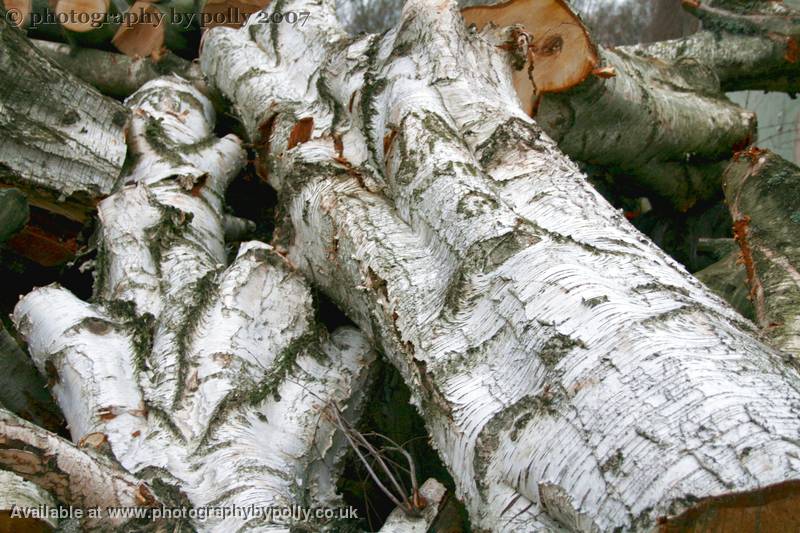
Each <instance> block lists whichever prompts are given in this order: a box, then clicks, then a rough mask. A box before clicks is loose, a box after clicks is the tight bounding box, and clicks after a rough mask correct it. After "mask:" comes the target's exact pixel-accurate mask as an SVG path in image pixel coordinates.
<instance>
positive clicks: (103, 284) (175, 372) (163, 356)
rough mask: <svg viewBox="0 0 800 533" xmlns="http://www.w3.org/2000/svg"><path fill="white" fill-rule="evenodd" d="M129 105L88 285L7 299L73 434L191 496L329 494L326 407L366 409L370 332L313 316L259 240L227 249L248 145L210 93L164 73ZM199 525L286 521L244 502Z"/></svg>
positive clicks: (283, 503) (261, 501)
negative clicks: (126, 156) (222, 132)
mask: <svg viewBox="0 0 800 533" xmlns="http://www.w3.org/2000/svg"><path fill="white" fill-rule="evenodd" d="M128 106H129V107H130V108H131V110H132V115H133V120H132V124H131V129H130V131H129V139H128V142H129V146H130V150H131V155H132V158H133V159H132V164H131V166H130V168H129V171H128V172H127V173H126V174H125V175H124V176H123V178H122V180H123V183H124V187H123V188H122V189H121V190H120V191H119V192H117V193H115V194H114V195H112V196H110V197H109V198H107V199H106V200H104V201H103V202H102V203H101V204H100V206H99V218H100V223H101V227H100V233H99V245H98V246H99V250H98V259H97V262H98V264H97V278H96V281H95V300H94V303H86V302H83V301H81V300H79V299H78V298H76V297H75V296H74V295H72V293H70V292H69V291H67V290H65V289H63V288H60V287H58V286H54V285H51V286H48V287H44V288H39V289H36V290H34V291H33V292H31V293H30V294H28V295H27V296H25V297H24V298H23V299H22V300H21V301H20V303H19V304H18V305H17V307H16V309H15V311H14V315H13V319H14V321H15V324H16V325H17V327H18V329H19V331H20V332H21V334H22V335H24V337H25V339H26V341H27V343H28V346H29V348H30V352H31V355H32V357H33V358H34V361H35V363H36V365H37V367H38V368H39V369H40V371H48V370H49V371H50V373H51V374H53V376H54V381H55V383H54V384H53V387H52V390H53V393H54V395H55V397H56V398H57V401H58V403H59V405H60V406H61V408H62V410H63V412H64V415H65V417H66V419H67V421H68V423H69V429H70V432H71V435H72V438H73V440H74V441H76V442H100V443H104V442H107V443H108V445H109V446H110V451H111V453H112V454H113V456H114V457H115V458H116V459H117V460H118V461H119V462H120V463H121V464H122V466H123V467H125V469H126V470H128V471H129V472H132V473H133V474H136V475H137V476H139V477H140V478H142V479H144V480H148V481H153V484H154V485H157V486H160V487H164V486H167V487H169V486H172V487H173V490H174V491H176V492H178V493H179V494H184V495H185V496H186V498H188V502H189V504H191V505H193V506H195V507H206V506H209V507H217V508H223V507H225V508H229V509H233V506H235V505H238V506H240V508H241V507H248V506H249V505H250V504H251V503H256V504H257V505H258V506H259V507H276V508H277V507H287V506H291V505H299V506H304V507H332V506H338V505H339V503H340V502H339V500H338V498H337V495H336V491H335V483H336V477H337V467H338V465H339V462H340V460H341V458H342V456H343V454H344V452H345V450H346V443H345V441H344V438H343V436H342V435H341V434H339V433H338V432H337V431H336V426H335V425H334V424H333V423H332V421H331V420H329V418H328V417H326V410H328V409H330V408H331V406H332V405H335V406H336V407H337V408H338V409H339V410H340V411H341V412H343V413H344V416H346V417H349V418H353V417H355V416H357V415H358V412H359V406H360V403H361V400H362V398H363V395H362V388H363V385H364V381H365V380H366V379H367V377H368V370H369V366H370V361H371V358H372V357H373V355H372V351H371V349H370V347H369V346H368V345H367V343H366V341H365V338H364V337H363V335H361V334H360V333H359V332H358V331H356V330H354V329H352V328H350V329H348V328H344V329H340V330H337V331H335V332H333V333H331V334H327V333H326V332H325V331H324V329H321V328H320V327H319V326H318V325H317V324H316V322H315V319H314V310H313V306H312V299H311V293H310V290H309V288H308V286H307V285H306V283H305V282H304V281H303V279H302V278H301V276H300V275H299V274H297V273H294V272H292V271H291V269H290V268H289V267H288V266H287V265H286V262H285V260H284V259H283V258H281V257H280V256H279V255H277V254H275V253H274V252H273V251H272V250H271V249H270V247H268V246H267V245H265V244H262V243H257V242H251V243H246V244H244V245H242V247H241V248H240V250H239V253H238V255H237V256H236V259H235V260H234V261H233V262H232V263H231V264H230V265H229V266H228V267H227V268H226V267H225V265H226V264H227V263H228V261H227V255H228V252H227V250H226V247H225V243H224V238H223V236H224V217H223V214H222V207H223V201H224V198H223V195H224V192H225V189H226V187H227V185H228V183H229V182H230V180H231V179H233V178H234V177H235V176H236V175H237V173H238V172H239V170H240V169H241V167H242V166H243V164H244V157H245V156H244V151H243V150H242V148H241V145H240V142H239V140H238V139H237V138H235V137H234V136H232V135H229V136H226V137H224V138H222V139H218V138H216V137H214V135H213V127H214V112H213V107H212V106H211V103H210V102H209V100H208V99H207V98H206V97H204V96H203V95H202V94H201V93H199V92H198V91H197V90H196V89H195V88H194V87H193V86H192V85H191V84H190V83H188V82H186V81H183V80H180V79H178V78H163V79H159V80H156V81H153V82H150V83H148V84H146V85H145V86H144V87H143V88H142V89H141V90H140V91H138V92H137V93H136V94H134V95H133V96H132V97H131V99H130V100H129V101H128ZM88 482H89V483H91V479H90V480H88ZM312 519H313V517H312ZM191 526H192V527H195V528H197V529H199V530H202V531H233V530H238V529H239V528H259V529H263V530H272V529H275V530H284V529H285V528H286V527H287V526H286V524H281V523H278V522H276V521H275V520H274V519H273V518H272V517H270V516H268V515H264V514H261V515H250V516H248V515H244V514H242V513H231V514H229V515H225V516H219V515H213V516H210V517H209V518H208V520H202V517H201V518H198V519H197V520H194V521H193V523H192V524H191ZM297 526H298V527H307V528H311V529H312V530H313V529H315V528H322V527H330V524H325V523H323V522H322V521H314V522H311V523H304V524H297Z"/></svg>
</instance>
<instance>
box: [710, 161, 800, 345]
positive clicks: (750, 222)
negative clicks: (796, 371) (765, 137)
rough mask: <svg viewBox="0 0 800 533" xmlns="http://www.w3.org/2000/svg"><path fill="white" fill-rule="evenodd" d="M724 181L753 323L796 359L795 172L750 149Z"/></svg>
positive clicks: (799, 314) (799, 185)
mask: <svg viewBox="0 0 800 533" xmlns="http://www.w3.org/2000/svg"><path fill="white" fill-rule="evenodd" d="M724 180H725V183H724V189H725V200H726V202H727V204H728V208H729V209H730V212H731V216H732V217H733V221H734V230H735V232H736V237H737V239H736V240H737V243H738V244H739V247H740V250H741V257H742V261H743V262H744V265H745V268H746V270H747V280H748V283H749V285H750V295H751V299H752V301H753V305H754V306H755V310H756V317H757V320H758V323H759V325H761V327H762V328H764V330H765V332H766V333H767V335H768V336H769V338H770V339H771V341H772V343H773V344H774V345H775V346H776V347H778V348H780V349H782V350H784V351H786V352H787V353H790V354H792V355H794V356H800V244H798V240H797V235H798V231H800V168H798V167H797V166H795V165H793V164H792V163H789V162H788V161H786V160H784V159H783V158H782V157H780V156H778V155H776V154H773V153H772V152H769V151H763V150H759V149H751V150H749V151H747V152H742V153H741V154H739V156H738V157H737V158H736V159H735V160H734V161H733V162H731V164H730V166H729V167H728V169H727V170H726V171H725V176H724Z"/></svg>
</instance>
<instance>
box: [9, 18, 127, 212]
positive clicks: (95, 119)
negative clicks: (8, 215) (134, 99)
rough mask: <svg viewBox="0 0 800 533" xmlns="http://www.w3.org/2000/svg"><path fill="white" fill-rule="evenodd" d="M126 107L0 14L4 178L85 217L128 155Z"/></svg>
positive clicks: (51, 206)
mask: <svg viewBox="0 0 800 533" xmlns="http://www.w3.org/2000/svg"><path fill="white" fill-rule="evenodd" d="M127 120H128V113H127V111H126V109H125V108H124V107H122V106H121V105H120V104H119V103H118V102H116V101H114V100H112V99H110V98H107V97H104V96H102V95H101V94H99V93H98V92H97V91H96V90H94V89H93V88H91V87H89V86H88V85H86V84H85V83H83V82H81V81H80V80H79V79H78V78H76V77H75V76H73V75H71V74H69V73H67V72H65V71H63V70H61V69H59V68H58V67H56V66H55V65H54V64H53V63H51V62H50V61H48V59H47V58H46V57H45V56H44V55H43V54H42V53H41V52H40V51H39V50H37V49H36V47H34V46H33V45H32V44H31V43H30V41H28V39H26V38H25V36H24V35H23V34H22V33H20V32H19V31H17V30H16V29H15V28H13V27H11V26H9V25H8V23H7V22H5V21H4V20H0V184H2V185H4V186H14V187H17V188H19V189H21V190H22V191H24V192H25V193H26V195H27V197H28V202H29V203H30V204H31V205H34V206H37V207H41V208H43V209H46V210H48V211H51V212H53V213H57V214H59V215H63V216H66V217H68V218H70V219H72V220H77V221H81V222H82V221H84V220H86V219H87V218H88V217H89V216H90V215H91V214H93V212H94V208H95V203H96V202H97V200H98V199H99V198H101V197H103V196H106V195H108V194H110V193H111V191H112V190H113V187H114V185H115V184H116V181H117V178H118V177H119V174H120V170H121V169H122V164H123V162H124V160H125V150H126V147H125V132H124V128H125V124H126V122H127Z"/></svg>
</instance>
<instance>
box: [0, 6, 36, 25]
mask: <svg viewBox="0 0 800 533" xmlns="http://www.w3.org/2000/svg"><path fill="white" fill-rule="evenodd" d="M3 5H4V6H5V8H6V11H7V13H8V14H7V15H6V20H7V21H8V22H10V23H11V24H13V25H15V26H16V27H18V28H27V27H28V25H29V24H30V22H31V10H32V6H33V3H32V0H3Z"/></svg>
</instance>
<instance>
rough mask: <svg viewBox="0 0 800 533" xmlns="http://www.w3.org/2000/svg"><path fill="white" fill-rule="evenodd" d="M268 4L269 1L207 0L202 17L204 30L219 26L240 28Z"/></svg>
mask: <svg viewBox="0 0 800 533" xmlns="http://www.w3.org/2000/svg"><path fill="white" fill-rule="evenodd" d="M267 4H269V0H207V1H206V3H205V5H204V6H203V12H202V14H201V17H200V19H201V21H202V25H203V30H204V31H207V30H210V29H211V28H215V27H217V26H225V27H227V28H239V27H241V26H242V25H244V23H245V22H247V19H248V18H250V15H252V14H253V13H256V12H258V11H261V10H262V9H264V8H265V7H267Z"/></svg>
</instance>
